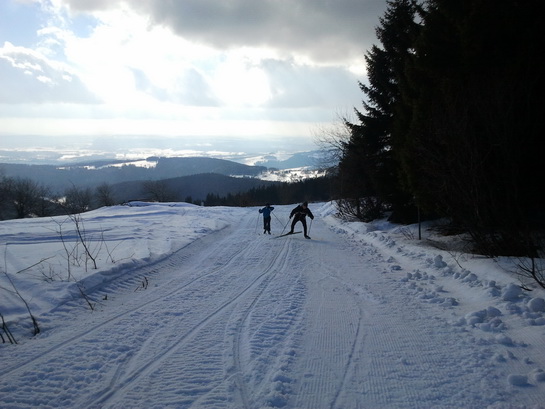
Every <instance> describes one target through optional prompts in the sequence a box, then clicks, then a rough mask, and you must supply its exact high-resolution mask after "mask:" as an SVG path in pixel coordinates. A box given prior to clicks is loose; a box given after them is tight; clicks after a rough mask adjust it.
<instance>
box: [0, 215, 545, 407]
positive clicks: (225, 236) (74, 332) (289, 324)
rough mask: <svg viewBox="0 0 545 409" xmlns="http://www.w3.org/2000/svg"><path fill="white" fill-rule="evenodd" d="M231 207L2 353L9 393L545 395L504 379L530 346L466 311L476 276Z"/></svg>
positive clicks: (404, 401)
mask: <svg viewBox="0 0 545 409" xmlns="http://www.w3.org/2000/svg"><path fill="white" fill-rule="evenodd" d="M282 211H284V213H285V212H286V209H282V208H278V209H277V212H278V213H279V214H282V213H281V212H282ZM249 214H251V216H249ZM232 216H233V217H232V223H231V225H229V226H228V227H226V228H223V229H221V230H219V231H216V232H214V233H212V234H209V235H207V236H204V237H202V238H199V239H197V240H195V241H193V242H191V244H189V245H187V246H185V247H183V248H181V249H179V250H177V251H175V252H174V253H173V254H172V255H170V256H168V257H166V258H164V259H162V260H159V261H156V262H153V263H150V264H148V265H146V266H145V267H139V268H137V269H135V270H134V271H129V272H127V273H126V274H123V275H121V276H120V277H119V278H118V279H117V280H113V281H111V282H109V283H108V284H107V285H104V286H102V287H97V288H96V290H95V293H94V294H93V297H94V298H95V299H97V300H100V302H99V308H98V309H97V310H96V311H93V312H91V311H89V310H88V309H85V306H84V305H82V303H81V300H74V301H71V302H68V303H65V304H63V305H61V306H60V307H59V308H57V309H55V310H54V311H52V312H50V313H49V314H47V315H46V316H42V317H41V318H40V322H41V324H42V326H43V333H42V334H41V335H40V336H38V337H36V338H34V339H32V340H29V341H28V342H25V343H22V344H20V345H18V346H17V347H16V348H11V349H10V353H11V356H10V357H9V360H5V361H4V362H2V370H1V372H0V396H1V398H0V407H1V408H2V409H22V408H35V407H40V408H78V409H85V408H89V409H107V408H110V409H112V408H116V409H117V408H119V409H121V408H123V409H130V408H142V409H144V408H146V409H148V408H157V409H159V408H164V409H167V408H169V409H174V408H175V409H180V408H236V409H250V408H252V409H253V408H286V409H289V408H293V409H322V408H323V409H326V408H328V409H351V408H384V409H386V408H453V409H454V408H487V407H494V408H503V406H501V402H502V401H508V402H513V401H514V400H518V399H522V400H523V401H524V403H525V404H526V405H528V406H527V407H536V408H537V407H540V406H539V405H540V404H541V400H542V398H543V391H544V385H543V384H541V385H537V386H533V387H532V388H530V387H528V388H526V389H522V390H520V391H519V390H517V389H516V388H507V387H506V381H505V379H506V378H507V376H508V375H509V373H513V372H514V371H516V370H517V369H520V368H524V367H528V363H527V362H526V363H525V362H524V359H523V357H524V352H521V351H522V350H523V346H522V345H520V346H519V345H518V344H516V341H515V343H514V345H507V343H506V342H502V341H498V342H496V341H494V338H493V337H492V338H486V337H484V336H480V335H479V333H478V332H477V330H475V329H474V328H469V327H468V326H464V325H459V324H457V322H458V321H459V318H460V317H463V316H464V314H465V313H466V312H467V310H462V309H460V307H458V305H457V303H455V302H453V301H452V299H453V298H451V297H453V296H454V295H455V296H456V298H457V299H458V300H459V302H460V304H464V305H468V304H471V302H472V300H473V297H471V296H467V294H469V295H471V291H473V288H472V287H471V286H468V287H467V294H464V293H463V292H460V291H459V290H457V289H459V288H460V287H459V284H458V283H457V285H456V286H455V285H451V286H449V284H451V283H452V281H453V278H452V277H451V276H448V275H445V274H441V273H440V272H439V269H438V267H437V266H435V265H434V264H433V263H431V264H430V262H429V261H427V260H428V259H429V257H430V256H431V255H430V254H429V253H427V252H426V251H419V250H418V249H417V250H416V251H415V250H414V249H405V248H404V247H403V246H397V245H396V244H395V243H393V242H391V241H388V239H387V238H383V237H382V236H381V233H369V234H367V235H365V236H363V237H365V239H363V240H361V239H360V238H361V237H362V236H361V235H358V236H354V237H357V238H358V239H357V240H356V239H355V238H354V237H352V236H351V235H350V234H347V233H346V232H345V231H343V230H341V229H337V228H336V227H335V226H334V225H330V224H328V223H326V222H325V221H324V220H323V219H320V218H319V217H317V218H316V219H315V220H314V222H313V224H312V227H311V232H310V235H311V236H312V237H313V240H306V239H304V237H303V235H302V234H300V235H294V236H287V237H282V238H276V239H275V236H269V235H261V234H258V233H256V223H255V218H254V217H255V216H254V214H253V213H249V211H247V210H245V209H238V210H233V212H232ZM286 220H287V216H286ZM299 227H300V225H299ZM259 230H260V229H257V231H259ZM279 230H280V229H279ZM276 233H277V234H279V233H280V231H278V232H276ZM415 272H416V273H415ZM408 273H411V274H408ZM434 274H435V275H434ZM128 277H130V278H128ZM432 289H433V290H432ZM454 291H458V293H456V294H452V292H454ZM438 293H442V294H445V296H443V297H441V296H438V295H437V294H438ZM447 295H449V296H450V297H448V296H447ZM464 297H466V298H464ZM485 302H486V301H485ZM481 307H482V304H481V305H470V306H469V307H466V308H470V310H471V309H478V308H481ZM535 328H536V327H532V328H530V329H531V330H532V331H533V332H532V331H530V330H529V329H527V328H526V330H527V331H530V332H532V334H533V335H532V336H533V337H534V338H535V339H536V344H537V345H539V346H540V347H543V346H545V344H544V341H543V339H542V338H541V339H540V338H539V334H540V332H539V330H536V329H535ZM512 351H513V352H512ZM503 356H507V357H515V358H513V359H506V360H505V359H504V360H501V359H499V358H498V357H503ZM517 356H519V357H520V358H518V357H517ZM500 361H501V362H500ZM504 361H508V362H504ZM526 371H527V372H528V368H526ZM67 373H69V374H70V376H66V374H67ZM513 396H515V398H513ZM490 402H497V405H495V406H491V405H490ZM507 407H509V408H513V407H516V406H509V405H507V406H505V408H507ZM521 407H522V406H521ZM524 407H526V406H524Z"/></svg>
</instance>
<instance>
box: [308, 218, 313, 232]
mask: <svg viewBox="0 0 545 409" xmlns="http://www.w3.org/2000/svg"><path fill="white" fill-rule="evenodd" d="M313 220H314V219H310V226H308V234H309V235H310V229H312V221H313Z"/></svg>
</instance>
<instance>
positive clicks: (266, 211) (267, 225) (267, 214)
mask: <svg viewBox="0 0 545 409" xmlns="http://www.w3.org/2000/svg"><path fill="white" fill-rule="evenodd" d="M273 210H274V207H272V206H271V205H270V204H268V203H267V204H266V205H265V207H264V208H263V209H259V213H263V229H264V230H265V231H264V232H263V234H265V233H269V234H271V212H272V211H273Z"/></svg>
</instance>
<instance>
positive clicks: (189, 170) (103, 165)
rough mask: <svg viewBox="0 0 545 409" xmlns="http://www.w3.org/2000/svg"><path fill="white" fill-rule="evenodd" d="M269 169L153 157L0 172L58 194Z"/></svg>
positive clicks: (0, 168)
mask: <svg viewBox="0 0 545 409" xmlns="http://www.w3.org/2000/svg"><path fill="white" fill-rule="evenodd" d="M266 170H267V168H266V167H264V166H248V165H244V164H241V163H237V162H233V161H229V160H224V159H214V158H206V157H192V158H159V157H150V158H147V159H145V160H141V161H128V160H127V161H120V160H115V161H114V160H112V161H100V162H96V161H94V162H80V163H75V164H70V165H67V166H58V165H21V164H11V163H0V174H2V175H3V176H6V177H20V178H28V179H32V180H34V181H36V182H38V183H40V184H43V185H44V186H48V187H50V188H51V189H52V191H53V192H56V193H62V192H64V191H65V190H66V189H67V188H69V187H71V186H77V187H82V188H85V187H91V188H92V187H96V186H98V185H100V184H102V183H108V184H110V185H113V184H120V183H123V182H139V181H140V182H141V181H145V180H163V179H172V178H177V177H182V176H190V175H198V174H209V173H215V174H218V175H224V176H238V177H243V176H249V177H255V176H257V175H259V174H260V173H262V172H264V171H266ZM260 182H262V181H260Z"/></svg>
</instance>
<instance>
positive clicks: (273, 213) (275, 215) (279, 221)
mask: <svg viewBox="0 0 545 409" xmlns="http://www.w3.org/2000/svg"><path fill="white" fill-rule="evenodd" d="M272 215H273V216H274V217H276V220H278V221H279V222H280V225H282V224H284V223H282V222H281V221H280V219H279V218H278V216H277V215H275V214H274V213H272Z"/></svg>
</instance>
